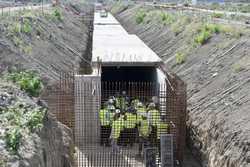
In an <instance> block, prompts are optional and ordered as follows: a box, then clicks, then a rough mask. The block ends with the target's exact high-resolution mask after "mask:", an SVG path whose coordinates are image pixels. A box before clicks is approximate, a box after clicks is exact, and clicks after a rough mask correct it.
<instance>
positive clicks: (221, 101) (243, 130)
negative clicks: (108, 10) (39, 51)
mask: <svg viewBox="0 0 250 167" xmlns="http://www.w3.org/2000/svg"><path fill="white" fill-rule="evenodd" d="M140 10H143V12H141V13H140ZM113 12H115V13H116V17H117V18H118V20H119V21H121V23H122V24H123V25H124V27H125V28H126V29H127V31H129V32H131V33H135V34H137V35H138V36H139V37H140V38H141V39H142V40H143V41H145V43H146V44H147V45H148V46H149V47H151V48H152V49H153V50H154V51H155V52H156V53H157V54H158V55H159V56H160V57H161V58H162V59H163V60H164V61H165V63H166V66H167V68H168V69H169V70H171V71H173V72H176V73H177V74H178V75H179V76H180V77H181V78H182V79H183V80H184V81H185V82H186V83H187V85H188V111H189V115H188V120H187V124H188V129H189V136H188V137H187V140H188V143H189V146H190V147H191V149H192V152H193V154H194V155H195V157H197V158H198V159H199V160H200V161H201V163H202V165H203V166H209V167H225V166H227V167H248V166H250V113H249V108H250V91H249V90H250V52H249V50H250V38H249V34H248V32H245V31H244V33H243V32H241V30H239V29H241V27H237V28H236V27H229V26H227V25H226V26H225V27H227V30H225V29H224V30H223V32H224V33H221V32H220V33H219V32H216V33H212V35H211V37H209V38H208V39H207V40H206V41H205V43H204V44H202V45H196V46H193V45H194V37H197V34H199V33H201V31H202V30H197V31H196V29H197V27H196V26H197V24H200V23H202V24H205V23H206V21H205V22H204V21H203V22H202V21H199V19H198V21H197V18H198V17H199V16H190V17H189V18H188V21H187V22H185V21H183V22H182V21H180V20H178V19H177V20H174V21H173V22H170V21H168V20H170V19H166V20H165V19H163V16H160V17H161V18H160V22H162V21H163V20H164V24H161V23H159V18H157V17H159V15H155V12H156V13H157V12H161V11H160V10H156V9H146V8H144V9H143V8H142V7H138V6H130V7H121V6H119V7H117V6H116V7H115V8H113ZM168 12H170V13H172V14H176V13H175V11H168ZM178 14H179V12H178ZM138 15H139V16H140V15H141V16H142V17H143V19H142V21H140V20H139V21H137V18H139V16H138ZM184 15H185V14H184ZM184 17H185V16H183V15H181V18H184ZM164 18H165V17H164ZM167 18H171V17H169V16H167ZM178 22H180V24H177V23H178ZM223 26H224V25H223ZM229 29H230V31H229ZM238 30H239V31H240V32H237V31H238ZM242 31H243V30H242ZM242 33H243V34H244V35H242Z"/></svg>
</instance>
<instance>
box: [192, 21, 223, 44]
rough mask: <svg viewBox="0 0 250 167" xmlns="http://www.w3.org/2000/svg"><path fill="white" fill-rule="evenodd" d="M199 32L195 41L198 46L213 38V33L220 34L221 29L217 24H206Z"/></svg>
mask: <svg viewBox="0 0 250 167" xmlns="http://www.w3.org/2000/svg"><path fill="white" fill-rule="evenodd" d="M198 31H199V33H198V35H197V36H196V37H195V38H194V41H195V43H196V44H199V45H203V44H205V43H206V42H207V41H208V40H209V39H210V38H211V37H212V34H213V33H220V32H221V27H220V26H219V25H217V24H205V25H202V27H201V28H200V29H198Z"/></svg>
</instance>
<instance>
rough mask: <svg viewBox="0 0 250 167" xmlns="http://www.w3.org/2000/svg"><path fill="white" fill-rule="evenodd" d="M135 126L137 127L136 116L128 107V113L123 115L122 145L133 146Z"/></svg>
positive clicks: (132, 109)
mask: <svg viewBox="0 0 250 167" xmlns="http://www.w3.org/2000/svg"><path fill="white" fill-rule="evenodd" d="M136 125H137V115H136V111H135V109H134V108H133V107H130V108H129V109H128V111H127V112H126V113H125V114H124V131H123V134H124V135H123V138H124V139H123V142H125V143H124V145H127V144H130V146H133V144H134V143H135V139H136Z"/></svg>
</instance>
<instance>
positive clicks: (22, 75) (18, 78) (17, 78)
mask: <svg viewBox="0 0 250 167" xmlns="http://www.w3.org/2000/svg"><path fill="white" fill-rule="evenodd" d="M8 79H9V80H11V81H13V82H14V83H17V84H18V85H19V86H20V88H21V89H22V90H24V91H26V92H27V93H28V94H29V95H30V96H35V97H37V96H39V94H40V93H41V91H42V89H43V83H42V81H41V79H40V78H39V77H38V76H37V75H36V74H35V73H33V72H15V73H11V74H9V76H8Z"/></svg>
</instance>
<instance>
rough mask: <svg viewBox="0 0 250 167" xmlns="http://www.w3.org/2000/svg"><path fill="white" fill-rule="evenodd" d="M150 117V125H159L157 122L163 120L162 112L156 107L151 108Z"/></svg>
mask: <svg viewBox="0 0 250 167" xmlns="http://www.w3.org/2000/svg"><path fill="white" fill-rule="evenodd" d="M148 119H149V123H150V125H152V126H155V127H157V124H158V123H160V120H161V118H160V112H159V111H158V110H156V109H153V110H149V111H148Z"/></svg>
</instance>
